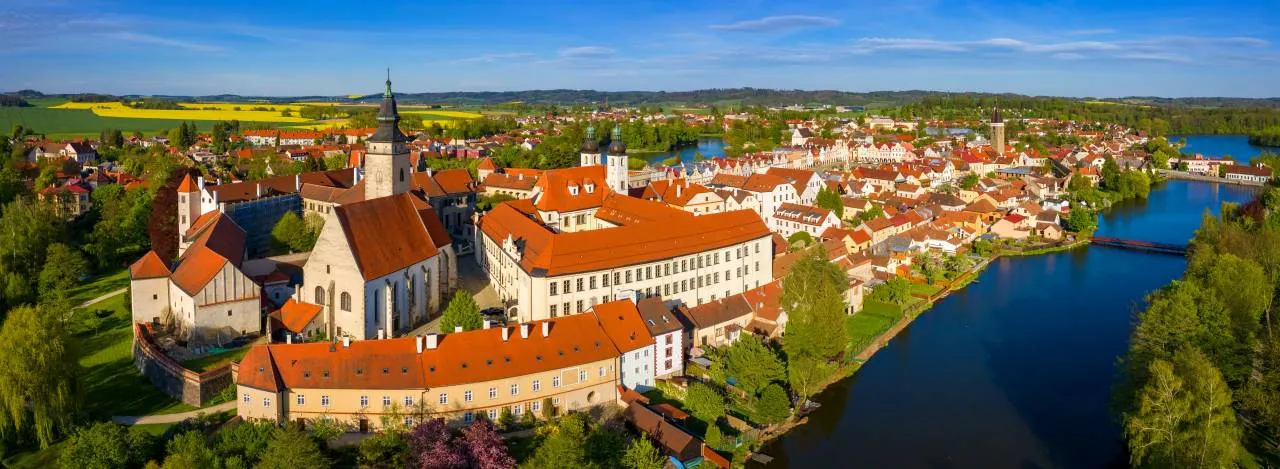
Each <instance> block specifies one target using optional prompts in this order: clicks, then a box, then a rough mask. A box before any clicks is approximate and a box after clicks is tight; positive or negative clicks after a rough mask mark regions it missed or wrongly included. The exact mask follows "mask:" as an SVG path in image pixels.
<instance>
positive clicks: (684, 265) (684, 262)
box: [680, 259, 689, 272]
mask: <svg viewBox="0 0 1280 469" xmlns="http://www.w3.org/2000/svg"><path fill="white" fill-rule="evenodd" d="M680 271H681V272H688V271H689V260H688V259H681V260H680Z"/></svg>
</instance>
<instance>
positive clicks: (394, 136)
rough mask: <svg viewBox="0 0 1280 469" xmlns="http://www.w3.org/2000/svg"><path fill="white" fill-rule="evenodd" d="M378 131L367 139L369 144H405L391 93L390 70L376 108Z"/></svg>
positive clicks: (405, 138) (405, 139) (406, 139)
mask: <svg viewBox="0 0 1280 469" xmlns="http://www.w3.org/2000/svg"><path fill="white" fill-rule="evenodd" d="M377 121H378V129H377V131H375V132H374V134H373V135H372V136H370V137H369V141H370V142H407V141H408V140H409V139H408V138H407V137H405V136H404V134H402V133H400V112H399V111H398V110H397V109H396V97H395V95H393V94H392V93H391V69H390V68H388V69H387V90H386V92H384V93H383V94H382V104H381V105H379V106H378V117H377Z"/></svg>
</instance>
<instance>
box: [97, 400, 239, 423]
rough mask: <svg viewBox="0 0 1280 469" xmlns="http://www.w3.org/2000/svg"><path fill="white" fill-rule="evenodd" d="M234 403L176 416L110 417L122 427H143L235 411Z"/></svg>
mask: <svg viewBox="0 0 1280 469" xmlns="http://www.w3.org/2000/svg"><path fill="white" fill-rule="evenodd" d="M235 408H236V402H235V401H231V402H223V403H221V404H218V405H215V406H212V407H205V408H203V409H196V410H193V411H191V412H180V413H177V414H161V415H143V416H140V417H134V416H127V415H117V416H115V417H111V421H112V422H115V423H118V424H122V425H145V424H149V423H178V422H181V421H183V420H186V419H189V418H193V417H196V416H199V415H200V414H206V415H207V414H216V413H218V412H222V411H225V410H235Z"/></svg>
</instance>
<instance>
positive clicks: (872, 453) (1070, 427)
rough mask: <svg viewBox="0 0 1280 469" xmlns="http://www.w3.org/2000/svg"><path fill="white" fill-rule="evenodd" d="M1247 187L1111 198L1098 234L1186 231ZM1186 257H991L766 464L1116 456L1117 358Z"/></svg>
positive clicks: (1115, 253)
mask: <svg viewBox="0 0 1280 469" xmlns="http://www.w3.org/2000/svg"><path fill="white" fill-rule="evenodd" d="M1252 195H1253V191H1252V190H1251V189H1248V188H1242V187H1240V186H1227V185H1219V184H1205V183H1198V182H1185V181H1170V182H1168V183H1165V184H1163V185H1162V186H1161V187H1160V188H1158V189H1157V190H1155V191H1153V192H1152V194H1151V197H1150V199H1149V200H1146V201H1131V202H1125V203H1121V204H1117V206H1115V207H1113V208H1112V209H1111V210H1110V211H1109V212H1108V213H1107V214H1104V215H1103V217H1102V221H1101V224H1102V226H1101V227H1100V229H1099V231H1098V234H1099V235H1100V236H1107V237H1115V238H1125V239H1138V240H1147V241H1152V242H1160V243H1185V242H1186V240H1187V239H1188V238H1190V237H1191V235H1192V233H1193V232H1194V230H1195V228H1196V226H1198V225H1199V222H1200V217H1201V214H1202V212H1203V211H1204V210H1205V209H1209V210H1211V211H1216V210H1217V208H1218V207H1219V206H1220V205H1221V203H1222V202H1241V201H1245V200H1248V199H1249V198H1251V197H1252ZM1183 268H1185V259H1183V258H1181V257H1178V256H1168V255H1152V254H1150V253H1145V252H1138V251H1131V250H1125V249H1101V248H1086V247H1078V248H1075V249H1070V250H1067V251H1063V252H1055V253H1050V254H1045V255H1034V256H1024V257H1004V258H1000V259H997V260H994V261H991V263H990V264H989V265H988V266H987V268H986V269H985V271H983V272H982V273H981V274H980V275H978V278H977V281H976V282H974V283H972V284H969V285H967V286H966V287H964V288H962V289H958V290H954V291H951V292H950V293H949V294H947V295H946V297H945V298H943V299H941V300H940V301H938V302H937V304H936V305H934V307H933V308H932V309H931V310H930V311H928V314H922V315H920V316H919V318H918V319H916V320H915V321H914V322H912V321H911V320H910V319H909V315H908V316H907V317H904V318H903V320H902V321H900V322H899V323H898V324H895V326H894V327H892V328H891V329H890V331H889V332H888V333H886V334H885V336H884V337H882V338H881V340H880V341H879V342H877V343H873V344H872V346H871V347H868V348H867V349H866V350H864V351H863V352H862V353H861V354H860V355H859V358H869V357H871V356H872V355H874V356H875V359H874V360H868V361H867V362H866V363H865V364H863V366H862V367H861V368H860V369H858V371H857V373H856V374H855V375H854V376H853V377H851V378H848V379H844V380H841V381H839V382H836V383H834V384H833V385H832V386H830V387H828V388H827V389H826V390H825V391H824V392H823V393H821V394H820V395H819V396H817V397H816V398H815V400H816V401H818V402H820V403H821V404H822V407H821V408H820V409H818V410H817V411H815V412H813V413H811V414H810V415H809V416H808V417H807V422H806V423H804V424H801V425H799V426H797V427H795V428H794V429H791V430H790V431H789V432H787V433H785V434H783V435H782V436H780V437H779V438H777V439H776V440H774V441H772V442H770V443H769V444H768V445H766V446H765V447H764V448H763V449H762V450H761V452H763V453H766V454H768V455H770V456H773V457H775V458H776V460H775V461H774V462H772V463H771V464H769V467H902V468H914V467H919V468H933V467H990V468H1001V467H1009V468H1025V467H1043V468H1050V467H1088V468H1096V467H1105V466H1108V465H1111V464H1113V463H1119V464H1120V465H1121V466H1123V465H1124V464H1125V463H1126V462H1127V457H1126V455H1125V454H1124V452H1123V445H1122V441H1121V439H1120V432H1119V428H1118V427H1117V426H1116V424H1115V420H1114V418H1113V416H1112V415H1111V414H1110V412H1109V410H1108V405H1109V399H1110V388H1111V383H1112V382H1113V379H1114V377H1115V376H1114V374H1115V361H1116V358H1117V357H1118V356H1119V355H1120V354H1121V353H1123V351H1124V349H1125V347H1126V343H1127V339H1128V335H1129V331H1130V329H1131V327H1132V315H1133V314H1134V312H1135V311H1137V310H1139V309H1141V308H1142V301H1143V297H1144V296H1145V294H1146V292H1148V291H1150V290H1152V289H1155V288H1159V287H1160V286H1161V285H1164V284H1165V283H1167V282H1168V281H1169V280H1171V279H1173V278H1176V277H1177V276H1178V275H1179V274H1180V273H1181V271H1182V269H1183ZM895 336H896V337H895ZM889 337H894V340H892V341H889V340H888V338H889ZM886 341H887V342H888V344H887V345H886V346H883V347H882V346H881V345H882V344H884V342H886Z"/></svg>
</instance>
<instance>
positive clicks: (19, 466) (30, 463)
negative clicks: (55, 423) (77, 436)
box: [4, 440, 67, 469]
mask: <svg viewBox="0 0 1280 469" xmlns="http://www.w3.org/2000/svg"><path fill="white" fill-rule="evenodd" d="M66 446H67V440H62V441H59V442H57V443H54V444H53V445H50V446H49V447H48V448H45V449H42V450H34V451H27V452H23V453H17V454H14V455H13V456H9V457H7V458H4V466H5V467H7V468H10V469H28V468H30V469H42V468H47V467H58V457H59V456H61V455H62V448H64V447H66Z"/></svg>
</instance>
